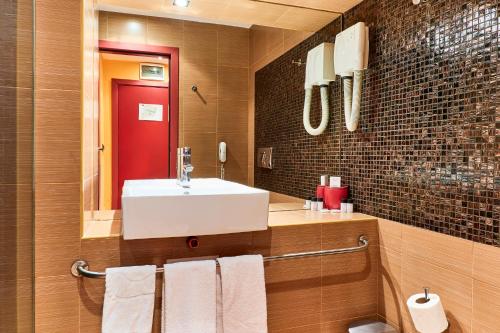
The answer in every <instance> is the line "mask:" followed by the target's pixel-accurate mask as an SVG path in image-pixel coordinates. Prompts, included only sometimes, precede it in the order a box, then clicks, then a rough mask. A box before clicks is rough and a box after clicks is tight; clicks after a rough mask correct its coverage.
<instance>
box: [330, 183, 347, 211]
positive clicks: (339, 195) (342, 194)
mask: <svg viewBox="0 0 500 333" xmlns="http://www.w3.org/2000/svg"><path fill="white" fill-rule="evenodd" d="M324 192H325V197H324V199H325V200H324V201H325V206H326V208H328V209H340V202H341V201H342V199H347V198H348V197H349V186H341V187H326V188H325V189H324Z"/></svg>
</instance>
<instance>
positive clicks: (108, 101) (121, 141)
mask: <svg viewBox="0 0 500 333" xmlns="http://www.w3.org/2000/svg"><path fill="white" fill-rule="evenodd" d="M97 3H98V9H99V11H98V12H97V13H96V14H95V15H96V17H93V19H92V20H87V21H86V23H85V24H88V25H89V28H88V29H84V31H85V36H84V44H83V58H84V60H83V61H84V80H83V96H82V98H83V105H84V108H83V109H84V114H83V130H82V135H83V139H82V142H83V147H82V154H83V156H82V161H83V170H82V184H83V186H82V189H83V210H84V212H85V216H86V217H87V218H90V219H92V218H94V217H95V214H94V212H98V211H101V212H109V211H116V210H119V209H120V189H121V186H122V184H123V181H124V180H125V179H147V178H175V177H176V149H177V148H178V147H184V146H189V147H191V149H192V165H193V167H194V170H193V172H192V177H195V178H198V177H217V178H220V177H224V179H226V180H230V181H235V182H238V183H242V184H249V185H253V165H254V157H253V153H254V146H253V141H254V139H253V136H254V131H253V115H254V113H253V95H254V86H253V81H254V74H255V72H256V71H257V70H259V69H260V68H262V67H263V66H265V65H266V64H267V63H269V62H270V61H272V60H274V59H276V58H277V57H278V56H280V55H281V54H283V53H284V52H286V51H287V50H289V49H290V48H292V47H293V46H295V45H297V44H298V43H300V42H301V41H303V40H304V39H306V38H307V37H309V36H310V35H311V34H312V33H314V32H315V31H317V30H318V29H320V28H321V27H322V26H324V25H325V24H327V23H328V22H331V21H332V20H333V19H335V18H336V17H337V16H338V15H339V14H338V11H341V10H342V8H336V7H335V8H334V6H330V7H331V8H330V7H329V8H322V9H317V8H314V6H311V7H313V8H306V7H301V6H297V5H294V4H293V3H294V1H285V0H279V1H275V2H269V1H254V0H238V1H230V2H228V1H222V0H220V1H210V2H207V1H194V0H193V1H191V2H190V3H189V6H188V7H187V8H180V7H176V6H174V5H170V2H168V3H169V4H166V2H165V1H148V2H144V1H138V0H137V1H134V0H130V1H120V2H119V4H118V2H117V1H114V0H98V1H97ZM311 4H314V1H311ZM323 7H325V6H323ZM326 7H328V6H326ZM337 7H338V5H337ZM263 12H265V13H266V15H262V14H261V13H263ZM299 66H300V64H299ZM223 147H224V149H222V148H223ZM102 214H104V215H105V216H109V214H108V213H102ZM107 214H108V215H107ZM97 215H99V214H97ZM113 216H119V213H116V214H114V215H113Z"/></svg>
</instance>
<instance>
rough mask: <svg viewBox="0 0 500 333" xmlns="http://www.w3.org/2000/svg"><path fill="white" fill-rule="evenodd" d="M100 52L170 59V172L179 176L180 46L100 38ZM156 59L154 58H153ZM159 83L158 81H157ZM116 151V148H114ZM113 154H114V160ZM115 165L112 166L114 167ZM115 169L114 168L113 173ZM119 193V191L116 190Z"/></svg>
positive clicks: (173, 175) (172, 175)
mask: <svg viewBox="0 0 500 333" xmlns="http://www.w3.org/2000/svg"><path fill="white" fill-rule="evenodd" d="M99 52H108V53H118V54H125V55H139V56H141V55H142V56H144V55H146V56H154V57H164V58H168V59H169V66H168V71H169V84H168V85H169V95H170V96H169V108H170V123H169V130H170V134H169V141H170V144H169V149H170V152H169V163H170V167H169V169H170V170H169V173H170V175H169V176H170V178H175V177H176V176H177V171H176V168H177V149H172V147H175V148H176V147H178V146H179V67H180V66H179V48H177V47H169V46H161V45H146V44H134V43H122V42H111V41H105V40H99ZM152 59H154V58H152ZM155 84H156V85H158V83H157V82H155ZM113 151H114V150H113ZM111 163H113V164H114V162H113V154H112V162H111ZM113 167H114V166H112V168H113ZM113 174H114V170H113V169H112V175H113ZM111 184H112V187H113V188H112V193H115V191H114V186H115V185H114V182H113V179H111ZM116 193H117V192H116ZM111 203H113V194H112V195H111Z"/></svg>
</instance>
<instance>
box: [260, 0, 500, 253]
mask: <svg viewBox="0 0 500 333" xmlns="http://www.w3.org/2000/svg"><path fill="white" fill-rule="evenodd" d="M499 10H500V1H499V0H489V1H488V0H476V1H465V0H434V1H423V2H422V3H421V4H420V5H419V6H414V5H413V4H412V2H411V1H397V0H380V1H376V0H365V1H363V2H362V3H361V4H360V5H358V6H357V7H355V8H353V9H352V10H350V11H349V12H347V13H346V14H345V15H344V19H343V21H344V22H343V25H344V27H349V26H351V25H352V24H354V23H356V22H358V21H365V22H366V23H367V24H368V25H369V27H370V57H369V68H368V70H367V71H366V76H365V82H364V90H363V99H362V110H361V121H360V125H359V128H358V130H357V131H356V132H354V133H350V132H348V131H347V130H346V129H345V125H344V124H343V110H342V104H341V97H342V91H341V80H340V79H338V80H337V81H336V82H334V83H333V84H331V85H330V101H331V102H330V108H331V120H330V125H329V127H328V129H327V131H326V133H324V134H322V135H320V136H318V137H312V136H309V135H308V134H307V133H306V132H305V130H304V129H303V126H302V110H303V103H304V89H303V83H304V77H305V66H302V67H297V66H296V65H292V63H291V62H292V60H296V59H299V58H301V59H306V56H307V51H308V50H309V49H311V48H313V47H314V46H316V45H318V44H320V43H322V42H326V41H329V42H333V41H334V38H335V35H336V34H337V33H338V32H339V31H340V27H341V24H342V22H341V20H340V19H337V20H336V21H334V22H332V23H331V24H329V25H327V26H326V27H325V28H323V29H322V30H321V31H319V32H317V33H316V34H314V35H313V36H311V37H310V38H308V39H307V40H305V41H304V42H302V43H300V44H299V45H297V46H296V47H294V48H292V49H291V50H289V51H288V52H287V53H285V54H284V55H282V56H281V57H279V58H278V59H276V60H275V61H274V62H272V63H270V64H269V65H267V66H266V67H264V68H263V69H261V70H260V71H258V72H257V73H256V78H255V94H256V95H255V147H256V149H257V148H258V147H268V146H272V147H273V149H274V150H273V154H274V158H275V159H274V166H275V167H274V169H273V170H264V169H260V168H258V167H257V166H255V185H256V186H257V187H261V188H266V189H268V190H271V191H275V192H279V193H284V194H287V195H292V196H297V197H306V196H309V195H311V194H312V193H313V192H314V188H315V186H316V184H317V183H318V181H319V176H320V175H321V174H334V175H341V176H342V177H343V182H344V183H345V184H348V185H350V186H351V193H352V196H353V199H354V201H355V208H356V210H357V211H360V212H363V213H367V214H371V215H375V216H378V217H381V218H386V219H390V220H395V221H398V222H401V223H405V224H409V225H414V226H417V227H421V228H425V229H429V230H434V231H438V232H441V233H444V234H449V235H453V236H457V237H461V238H465V239H469V240H473V241H477V242H481V243H486V244H493V245H497V246H500V239H499V227H500V163H499V161H500V100H499V98H498V82H499V78H498V73H499V72H500V70H499V67H500V65H499V62H498V58H499V56H500V46H499V45H500V44H499V28H500V16H499ZM313 96H314V97H313V104H312V108H311V110H312V111H311V113H312V114H313V118H314V117H317V118H315V119H312V121H311V122H312V123H313V126H315V125H317V124H318V123H319V115H320V105H319V92H318V91H315V93H314V95H313Z"/></svg>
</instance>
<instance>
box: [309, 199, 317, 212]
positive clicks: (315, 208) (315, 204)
mask: <svg viewBox="0 0 500 333" xmlns="http://www.w3.org/2000/svg"><path fill="white" fill-rule="evenodd" d="M311 210H313V211H314V210H318V199H316V197H312V199H311Z"/></svg>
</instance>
